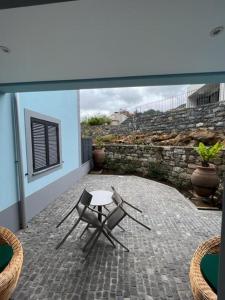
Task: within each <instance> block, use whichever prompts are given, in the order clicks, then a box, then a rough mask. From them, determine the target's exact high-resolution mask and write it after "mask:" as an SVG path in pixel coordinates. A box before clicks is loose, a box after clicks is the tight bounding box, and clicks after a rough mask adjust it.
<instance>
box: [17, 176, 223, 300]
mask: <svg viewBox="0 0 225 300" xmlns="http://www.w3.org/2000/svg"><path fill="white" fill-rule="evenodd" d="M111 185H114V186H115V188H117V189H118V191H119V193H120V194H121V195H122V196H124V198H125V199H127V200H128V201H129V202H131V203H133V204H135V205H136V206H139V207H140V208H142V209H143V211H144V213H143V214H142V215H140V214H139V213H138V212H136V211H133V210H132V215H134V216H135V217H136V218H138V219H139V220H141V221H142V222H144V223H145V224H146V225H148V226H150V227H151V228H152V231H150V232H149V231H147V230H145V229H144V228H142V227H140V226H139V225H138V224H136V223H134V222H133V221H132V220H130V219H128V218H125V219H124V220H123V221H122V226H123V227H124V228H125V229H126V231H125V232H122V231H120V229H115V231H114V233H115V235H116V236H117V237H118V238H119V239H120V240H121V241H122V242H123V243H124V244H125V245H127V246H128V248H129V249H130V252H129V253H127V252H125V251H124V250H123V249H122V248H121V247H119V246H117V248H116V249H113V248H112V246H111V245H110V244H109V243H108V241H107V240H105V239H104V240H103V239H102V240H101V241H98V243H97V245H96V247H95V248H94V250H93V251H92V253H91V254H90V256H89V258H88V259H87V260H86V261H85V262H84V261H83V257H84V256H83V253H82V251H81V245H83V243H84V241H80V240H79V239H78V236H79V233H80V232H81V230H82V228H83V226H84V225H83V224H82V222H81V223H80V224H79V226H78V228H76V229H75V231H74V232H73V234H72V235H71V236H70V237H69V238H68V239H67V241H66V242H65V243H64V245H63V246H62V247H61V248H60V249H59V250H58V251H56V250H55V246H56V244H57V242H58V241H60V239H61V238H62V237H63V236H64V234H65V233H66V232H67V231H68V230H69V228H70V227H71V225H72V224H73V221H74V218H76V216H75V215H73V216H71V217H70V218H69V219H68V220H67V221H66V222H64V223H63V225H62V226H61V227H60V228H58V229H56V228H55V226H56V224H57V222H58V221H59V220H61V218H62V216H63V215H64V214H65V212H66V211H68V209H69V208H70V207H71V206H72V205H73V203H75V202H76V201H77V199H78V197H79V196H80V194H81V191H82V190H83V188H85V187H86V188H87V190H88V191H92V190H97V189H105V190H110V186H111ZM129 210H130V209H129ZM130 211H131V210H130ZM220 228H221V212H214V211H207V212H206V211H205V212H204V211H198V210H197V209H196V208H195V207H194V206H192V204H190V203H189V202H188V200H186V199H185V198H184V197H183V196H182V195H181V194H180V193H179V192H178V191H177V190H175V189H173V188H171V187H169V186H166V185H162V184H160V183H157V182H154V181H150V180H147V179H143V178H140V177H136V176H115V175H114V176H111V175H87V176H85V177H84V178H83V179H82V180H81V181H80V182H79V184H77V185H76V186H75V187H74V188H72V189H70V190H68V191H67V192H65V193H64V194H63V195H62V196H61V197H59V198H58V199H57V200H56V201H55V202H54V203H53V204H51V205H50V206H48V207H47V209H45V210H44V211H42V212H41V213H40V214H39V215H38V216H36V217H35V218H34V219H33V220H32V221H31V222H30V223H29V227H28V228H27V229H26V230H23V231H20V232H19V233H18V237H19V239H20V240H21V242H22V243H23V247H24V254H25V264H24V267H23V272H22V275H21V278H20V282H19V285H18V287H17V289H16V292H15V293H14V297H13V299H14V300H17V299H18V300H23V299H42V300H44V299H54V300H56V299H62V300H64V299H81V300H85V299H92V300H93V299H113V300H115V299H117V300H122V299H124V300H125V299H126V300H128V299H130V300H134V299H136V300H137V299H138V300H141V299H143V300H153V299H154V300H159V299H161V300H162V299H182V300H186V299H192V295H191V290H190V287H189V278H188V272H189V264H190V259H191V257H192V255H193V252H194V251H195V249H196V247H197V246H198V245H199V243H200V242H202V241H204V240H206V239H207V238H209V237H211V236H213V235H217V234H220Z"/></svg>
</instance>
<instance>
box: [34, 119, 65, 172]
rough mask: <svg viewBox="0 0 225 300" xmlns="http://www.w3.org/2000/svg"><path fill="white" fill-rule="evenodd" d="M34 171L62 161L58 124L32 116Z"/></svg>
mask: <svg viewBox="0 0 225 300" xmlns="http://www.w3.org/2000/svg"><path fill="white" fill-rule="evenodd" d="M31 139H32V155H33V172H34V173H35V172H38V171H41V170H44V169H47V168H49V167H52V166H54V165H57V164H59V163H60V152H59V127H58V124H56V123H53V122H48V121H45V120H39V119H36V118H31Z"/></svg>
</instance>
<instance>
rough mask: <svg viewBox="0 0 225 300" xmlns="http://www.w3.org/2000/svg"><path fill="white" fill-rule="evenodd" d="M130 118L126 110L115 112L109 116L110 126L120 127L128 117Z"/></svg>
mask: <svg viewBox="0 0 225 300" xmlns="http://www.w3.org/2000/svg"><path fill="white" fill-rule="evenodd" d="M130 116H131V113H130V112H129V111H127V110H120V111H119V112H118V111H116V112H114V113H113V114H111V115H110V116H109V117H110V119H111V125H120V124H121V123H123V122H124V121H125V120H126V119H127V118H128V117H130Z"/></svg>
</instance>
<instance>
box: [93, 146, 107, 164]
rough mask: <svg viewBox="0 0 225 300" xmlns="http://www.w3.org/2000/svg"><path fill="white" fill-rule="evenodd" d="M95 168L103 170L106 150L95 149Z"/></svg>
mask: <svg viewBox="0 0 225 300" xmlns="http://www.w3.org/2000/svg"><path fill="white" fill-rule="evenodd" d="M93 159H94V166H95V168H96V169H102V167H103V163H104V161H105V150H104V149H95V150H94V151H93Z"/></svg>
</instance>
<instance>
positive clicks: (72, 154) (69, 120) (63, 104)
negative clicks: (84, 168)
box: [17, 91, 79, 196]
mask: <svg viewBox="0 0 225 300" xmlns="http://www.w3.org/2000/svg"><path fill="white" fill-rule="evenodd" d="M17 96H18V97H19V123H20V132H21V141H22V152H23V163H24V173H27V157H26V137H25V118H24V110H25V109H29V110H32V111H35V112H38V113H41V114H45V115H48V116H50V117H54V118H57V119H60V120H61V137H62V161H64V163H63V166H62V168H59V169H56V170H54V171H53V172H51V173H50V174H48V175H44V176H42V177H41V178H37V179H35V180H33V181H31V182H28V178H27V176H25V175H24V178H25V196H29V195H31V194H32V193H34V192H36V191H38V190H40V189H41V188H43V187H45V186H46V185H48V184H50V183H52V182H53V181H55V180H57V179H59V178H60V177H62V176H64V175H66V174H68V173H69V172H71V171H73V170H75V169H76V168H78V167H79V141H78V139H79V134H78V125H79V118H78V113H79V112H78V109H77V107H78V106H77V104H78V96H77V92H75V91H51V92H32V93H19V94H17Z"/></svg>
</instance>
